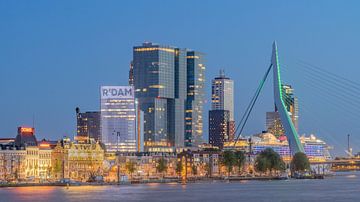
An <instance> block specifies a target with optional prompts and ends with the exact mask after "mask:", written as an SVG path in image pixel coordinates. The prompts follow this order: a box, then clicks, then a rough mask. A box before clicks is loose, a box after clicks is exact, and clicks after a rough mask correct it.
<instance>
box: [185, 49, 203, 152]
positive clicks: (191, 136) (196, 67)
mask: <svg viewBox="0 0 360 202" xmlns="http://www.w3.org/2000/svg"><path fill="white" fill-rule="evenodd" d="M186 59H187V98H186V109H185V146H186V147H197V146H198V145H200V144H201V143H203V105H204V94H205V92H204V86H205V64H204V63H205V61H204V55H203V54H202V53H200V52H197V51H187V55H186Z"/></svg>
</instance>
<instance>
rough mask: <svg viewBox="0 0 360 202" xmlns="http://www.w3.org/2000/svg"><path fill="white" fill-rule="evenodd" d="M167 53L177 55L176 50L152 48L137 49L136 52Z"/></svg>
mask: <svg viewBox="0 0 360 202" xmlns="http://www.w3.org/2000/svg"><path fill="white" fill-rule="evenodd" d="M159 50H160V51H165V52H170V53H175V50H174V49H171V48H162V47H151V48H135V49H134V51H136V52H146V51H159Z"/></svg>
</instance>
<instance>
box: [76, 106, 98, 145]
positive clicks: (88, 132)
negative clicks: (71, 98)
mask: <svg viewBox="0 0 360 202" xmlns="http://www.w3.org/2000/svg"><path fill="white" fill-rule="evenodd" d="M76 128H77V130H76V140H77V141H89V140H90V139H94V140H95V141H99V140H100V138H101V126H100V112H84V113H82V112H80V109H79V108H78V107H77V108H76Z"/></svg>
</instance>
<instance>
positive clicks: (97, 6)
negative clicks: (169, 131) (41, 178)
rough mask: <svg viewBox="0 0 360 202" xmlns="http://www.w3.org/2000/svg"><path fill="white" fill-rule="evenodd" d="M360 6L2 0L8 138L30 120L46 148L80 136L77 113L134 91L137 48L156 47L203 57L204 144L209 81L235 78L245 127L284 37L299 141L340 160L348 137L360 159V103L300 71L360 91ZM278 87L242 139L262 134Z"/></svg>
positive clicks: (1, 115)
mask: <svg viewBox="0 0 360 202" xmlns="http://www.w3.org/2000/svg"><path fill="white" fill-rule="evenodd" d="M359 8H360V3H359V2H358V1H265V0H264V1H165V0H163V1H153V0H151V1H150V0H149V1H89V0H86V1H80V0H77V1H41V0H37V1H17V0H14V1H10V0H0V95H1V96H0V109H1V110H0V137H14V136H15V135H16V127H17V126H19V125H29V126H31V125H32V122H33V116H34V117H35V127H36V131H37V137H38V139H40V138H44V137H46V138H50V139H59V138H61V137H62V136H63V135H68V136H71V137H73V136H74V134H75V124H76V123H75V107H77V106H79V107H80V108H81V110H82V111H89V110H99V102H100V101H99V86H100V85H127V79H128V69H129V62H130V60H131V59H132V46H135V45H140V44H141V43H142V42H144V41H151V42H155V43H160V44H168V45H173V46H177V47H181V48H191V49H194V50H198V51H201V52H204V53H206V60H207V63H206V67H207V70H206V79H207V86H206V92H207V96H206V98H207V106H206V111H205V113H204V117H205V125H204V126H205V138H206V139H207V127H208V125H207V113H208V111H207V110H208V109H209V99H210V81H211V79H212V78H213V77H215V76H216V75H217V74H218V71H219V69H220V68H223V69H225V72H226V74H228V75H229V76H230V77H231V78H232V79H234V80H235V117H236V119H237V120H239V119H240V117H241V115H242V113H243V111H244V109H245V108H246V106H247V104H248V102H249V101H250V99H251V96H252V94H253V93H254V91H255V89H256V88H257V85H258V83H259V80H260V78H261V77H262V76H263V74H264V72H265V70H266V68H267V67H268V65H269V62H270V55H271V44H272V41H273V40H277V42H278V46H279V54H280V60H281V63H282V64H285V65H286V67H284V68H287V69H286V72H284V74H283V79H284V81H286V82H288V83H290V84H292V85H293V87H294V88H295V93H296V94H297V96H298V97H299V102H300V121H299V124H300V133H301V134H303V133H306V134H310V133H315V134H317V135H318V136H319V137H321V138H322V139H324V140H325V141H327V142H328V143H329V144H330V145H332V146H334V147H335V149H334V152H335V153H337V154H341V155H343V154H344V150H345V149H346V134H347V133H351V134H352V140H353V142H352V147H353V148H354V150H355V151H359V150H360V146H359V145H360V139H359V134H358V133H359V132H360V129H359V123H360V122H359V119H360V118H359V116H358V114H359V113H358V112H357V111H356V110H358V109H360V107H359V106H358V105H357V104H359V102H358V101H359V99H357V97H356V95H354V96H348V97H346V96H345V97H344V96H342V95H340V94H339V93H341V91H340V90H341V89H340V90H339V89H338V88H334V89H332V88H331V87H329V86H328V85H315V84H313V83H312V82H311V81H312V80H311V78H313V79H314V80H315V81H317V82H318V83H323V84H324V82H322V79H326V77H325V76H322V77H318V76H314V77H316V78H314V77H311V75H310V77H309V75H307V74H306V73H305V72H303V71H302V70H301V68H303V67H300V66H299V61H306V62H308V63H310V64H313V65H317V66H319V67H321V68H323V69H326V70H328V71H330V72H332V73H334V74H337V75H341V76H343V77H345V78H347V79H350V80H352V81H355V82H356V81H357V80H358V76H359V75H360V69H359V68H358V67H359V64H360V62H359V58H360V57H359V56H360V54H359V53H360V51H359V47H360V23H359V20H360V12H359ZM271 82H272V78H271V77H270V78H269V80H268V82H267V85H266V87H265V89H264V92H263V93H262V95H261V96H260V98H259V102H258V103H257V105H256V107H255V109H254V112H253V114H252V115H251V117H250V119H249V123H248V125H247V127H246V129H245V131H244V132H245V134H253V133H258V132H261V131H262V130H264V129H265V112H266V111H271V110H273V100H272V99H273V97H272V89H271ZM334 84H336V80H334ZM356 85H357V84H356ZM317 86H322V88H324V90H319V91H320V92H318V91H315V90H314V89H313V88H312V87H317ZM346 87H347V86H343V87H342V88H346ZM359 88H360V84H359ZM336 89H338V90H336ZM359 92H360V91H359ZM356 93H357V92H356V91H355V90H354V94H356ZM320 94H321V95H320ZM334 94H335V95H337V96H335V95H334ZM338 94H339V95H338ZM334 97H336V98H334ZM333 98H334V99H333ZM349 99H352V101H353V102H351V103H347V102H346V101H347V100H349ZM329 100H331V103H330V102H328V101H329ZM342 101H345V103H344V102H342ZM303 105H304V106H305V107H306V108H307V111H305V110H303V108H302V106H303ZM350 117H351V118H350Z"/></svg>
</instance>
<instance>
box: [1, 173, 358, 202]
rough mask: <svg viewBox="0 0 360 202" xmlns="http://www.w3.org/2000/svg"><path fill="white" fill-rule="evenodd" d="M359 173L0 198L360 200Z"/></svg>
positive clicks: (7, 192) (11, 191)
mask: <svg viewBox="0 0 360 202" xmlns="http://www.w3.org/2000/svg"><path fill="white" fill-rule="evenodd" d="M359 176H360V175H359V173H347V174H342V175H338V176H335V177H331V178H326V179H325V180H278V181H277V180H274V181H252V180H242V181H239V182H231V183H224V182H220V181H213V182H211V181H210V182H198V183H187V184H185V185H182V184H176V183H169V184H160V183H151V184H137V185H120V186H116V185H115V186H73V187H72V186H70V187H69V189H66V187H45V186H44V187H16V188H0V201H6V202H12V201H15V202H16V201H31V202H37V201H41V202H42V201H54V202H60V201H76V202H77V201H86V202H91V201H146V202H152V201H154V202H155V201H156V202H159V201H160V202H161V201H164V202H165V201H166V202H168V201H187V202H191V201H201V202H205V201H237V200H239V199H241V200H243V201H273V199H279V200H280V199H281V200H283V201H309V200H310V201H344V199H347V200H349V201H360V196H359V195H358V190H360V183H358V180H357V179H359ZM354 178H355V179H356V180H354Z"/></svg>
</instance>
